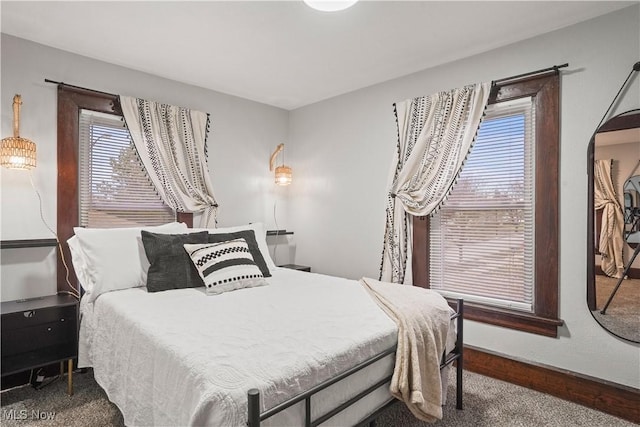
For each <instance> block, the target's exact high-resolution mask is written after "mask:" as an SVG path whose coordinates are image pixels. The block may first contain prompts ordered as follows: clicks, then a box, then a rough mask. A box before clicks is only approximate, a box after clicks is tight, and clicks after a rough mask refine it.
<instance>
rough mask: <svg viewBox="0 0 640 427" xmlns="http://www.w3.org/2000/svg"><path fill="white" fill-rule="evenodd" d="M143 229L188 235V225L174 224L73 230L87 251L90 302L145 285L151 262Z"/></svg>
mask: <svg viewBox="0 0 640 427" xmlns="http://www.w3.org/2000/svg"><path fill="white" fill-rule="evenodd" d="M140 230H147V231H150V232H152V233H163V234H173V233H176V234H178V233H184V232H185V231H186V230H187V226H186V224H184V223H179V222H172V223H169V224H164V225H159V226H156V227H132V228H81V227H75V228H74V229H73V231H74V232H75V234H76V236H78V240H79V241H80V246H81V248H82V252H84V257H85V262H86V271H85V273H86V276H85V280H87V279H88V280H89V281H90V282H91V283H86V284H85V286H87V287H88V288H89V289H91V291H90V293H89V295H88V301H89V302H93V301H95V299H96V298H98V296H100V295H101V294H103V293H105V292H109V291H116V290H119V289H127V288H135V287H138V286H145V284H146V283H147V270H149V260H147V256H146V255H145V252H144V246H143V245H142V238H141V237H140ZM87 276H88V277H87Z"/></svg>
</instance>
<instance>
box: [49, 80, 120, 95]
mask: <svg viewBox="0 0 640 427" xmlns="http://www.w3.org/2000/svg"><path fill="white" fill-rule="evenodd" d="M44 82H45V83H53V84H57V85H59V86H67V87H71V88H74V89H81V90H86V91H87V92H94V93H101V94H103V95H109V96H113V97H117V96H118V95H115V94H113V93H109V92H102V91H100V90H95V89H89V88H86V87H82V86H76V85H70V84H67V83H64V82H57V81H55V80H49V79H44Z"/></svg>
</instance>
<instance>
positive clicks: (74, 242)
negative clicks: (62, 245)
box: [67, 236, 93, 293]
mask: <svg viewBox="0 0 640 427" xmlns="http://www.w3.org/2000/svg"><path fill="white" fill-rule="evenodd" d="M67 245H69V252H71V264H72V265H73V270H74V271H75V272H76V277H77V278H78V284H79V285H80V286H82V289H84V291H85V292H86V293H89V292H91V289H93V279H92V278H91V273H90V272H89V269H88V267H87V257H86V256H85V254H84V251H83V250H82V246H81V245H80V240H79V239H78V236H71V238H69V240H67Z"/></svg>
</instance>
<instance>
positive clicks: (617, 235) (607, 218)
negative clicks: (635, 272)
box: [593, 159, 624, 277]
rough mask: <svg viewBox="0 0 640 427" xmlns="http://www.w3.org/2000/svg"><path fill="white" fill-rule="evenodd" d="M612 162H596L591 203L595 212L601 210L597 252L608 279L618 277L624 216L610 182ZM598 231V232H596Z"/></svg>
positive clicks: (620, 265)
mask: <svg viewBox="0 0 640 427" xmlns="http://www.w3.org/2000/svg"><path fill="white" fill-rule="evenodd" d="M612 162H613V161H612V160H611V159H609V160H596V161H595V164H594V174H593V201H594V209H595V210H596V211H598V210H602V222H601V224H600V229H599V234H600V239H599V242H598V251H599V252H600V255H601V257H602V263H601V267H602V271H603V272H604V274H606V275H607V276H609V277H620V273H621V271H622V268H623V261H622V245H623V240H622V229H623V224H624V215H623V213H622V208H621V207H620V204H619V203H618V197H617V195H616V191H615V189H614V187H613V182H612V180H611V164H612ZM596 231H598V230H596Z"/></svg>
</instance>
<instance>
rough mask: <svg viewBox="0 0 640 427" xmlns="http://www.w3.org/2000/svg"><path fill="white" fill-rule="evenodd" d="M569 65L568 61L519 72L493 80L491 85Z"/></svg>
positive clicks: (556, 69)
mask: <svg viewBox="0 0 640 427" xmlns="http://www.w3.org/2000/svg"><path fill="white" fill-rule="evenodd" d="M568 66H569V63H568V62H567V63H566V64H562V65H554V66H553V67H549V68H543V69H541V70H536V71H530V72H528V73H523V74H517V75H515V76H511V77H505V78H503V79H498V80H494V81H493V82H491V85H492V86H496V85H499V84H501V83H503V82H508V81H509V80H514V79H519V78H521V77H528V76H533V75H536V74H542V73H546V72H547V71H558V70H559V69H560V68H565V67H568Z"/></svg>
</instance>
